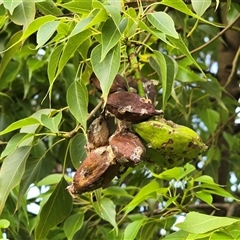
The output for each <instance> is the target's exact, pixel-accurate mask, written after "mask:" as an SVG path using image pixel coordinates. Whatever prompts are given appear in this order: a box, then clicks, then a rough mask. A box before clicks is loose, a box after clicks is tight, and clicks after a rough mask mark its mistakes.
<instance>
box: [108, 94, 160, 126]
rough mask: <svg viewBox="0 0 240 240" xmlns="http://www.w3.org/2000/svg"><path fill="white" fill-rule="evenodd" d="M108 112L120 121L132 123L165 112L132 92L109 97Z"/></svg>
mask: <svg viewBox="0 0 240 240" xmlns="http://www.w3.org/2000/svg"><path fill="white" fill-rule="evenodd" d="M106 108H107V110H108V111H109V112H110V113H112V114H113V115H115V117H116V118H118V119H120V120H125V121H128V122H132V123H138V122H142V121H146V120H148V119H150V118H151V117H153V116H155V115H160V114H162V113H163V112H162V111H161V110H156V109H155V108H154V106H153V105H152V104H151V103H149V101H148V99H146V98H141V97H140V96H139V95H138V94H135V93H131V92H115V93H112V94H110V95H109V96H108V99H107V103H106Z"/></svg>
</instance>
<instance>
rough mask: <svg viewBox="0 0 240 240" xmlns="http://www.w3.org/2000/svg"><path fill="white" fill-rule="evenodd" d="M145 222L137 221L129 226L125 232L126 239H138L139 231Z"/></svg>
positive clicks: (142, 220)
mask: <svg viewBox="0 0 240 240" xmlns="http://www.w3.org/2000/svg"><path fill="white" fill-rule="evenodd" d="M144 221H146V219H140V220H136V221H134V222H131V223H130V224H128V225H127V227H126V229H125V231H124V239H127V240H134V239H136V236H137V234H138V231H139V230H140V228H141V227H142V225H143V223H144ZM148 237H149V236H148Z"/></svg>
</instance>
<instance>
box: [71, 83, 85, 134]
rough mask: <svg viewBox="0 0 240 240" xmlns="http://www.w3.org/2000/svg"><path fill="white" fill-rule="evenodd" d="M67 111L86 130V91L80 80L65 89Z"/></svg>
mask: <svg viewBox="0 0 240 240" xmlns="http://www.w3.org/2000/svg"><path fill="white" fill-rule="evenodd" d="M67 104H68V106H69V111H70V112H71V113H72V115H73V116H74V117H75V118H76V120H77V121H78V122H79V123H81V125H82V127H83V128H84V129H85V130H86V126H87V118H88V91H87V88H86V86H85V85H84V84H83V83H82V82H77V81H75V82H73V83H72V84H71V86H70V87H69V88H68V90H67Z"/></svg>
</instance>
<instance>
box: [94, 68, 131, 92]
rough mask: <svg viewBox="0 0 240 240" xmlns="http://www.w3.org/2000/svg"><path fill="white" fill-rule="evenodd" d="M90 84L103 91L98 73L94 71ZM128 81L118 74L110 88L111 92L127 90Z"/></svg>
mask: <svg viewBox="0 0 240 240" xmlns="http://www.w3.org/2000/svg"><path fill="white" fill-rule="evenodd" d="M90 84H91V85H92V86H93V87H94V88H95V89H97V90H98V91H99V92H102V89H101V85H100V81H99V79H98V78H97V77H96V75H95V74H94V73H93V74H92V76H91V78H90ZM127 89H128V88H127V83H126V81H125V79H124V78H123V77H122V76H121V75H120V74H117V75H116V77H115V78H114V80H113V84H112V86H111V88H110V91H109V94H110V93H114V92H118V91H127Z"/></svg>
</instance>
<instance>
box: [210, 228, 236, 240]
mask: <svg viewBox="0 0 240 240" xmlns="http://www.w3.org/2000/svg"><path fill="white" fill-rule="evenodd" d="M238 231H239V230H238ZM231 235H232V234H231V232H230V233H229V234H228V233H225V232H220V231H219V232H214V233H213V234H211V237H210V238H209V240H233V239H234V240H235V239H236V238H233V237H232V236H231ZM237 239H239V238H237Z"/></svg>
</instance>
